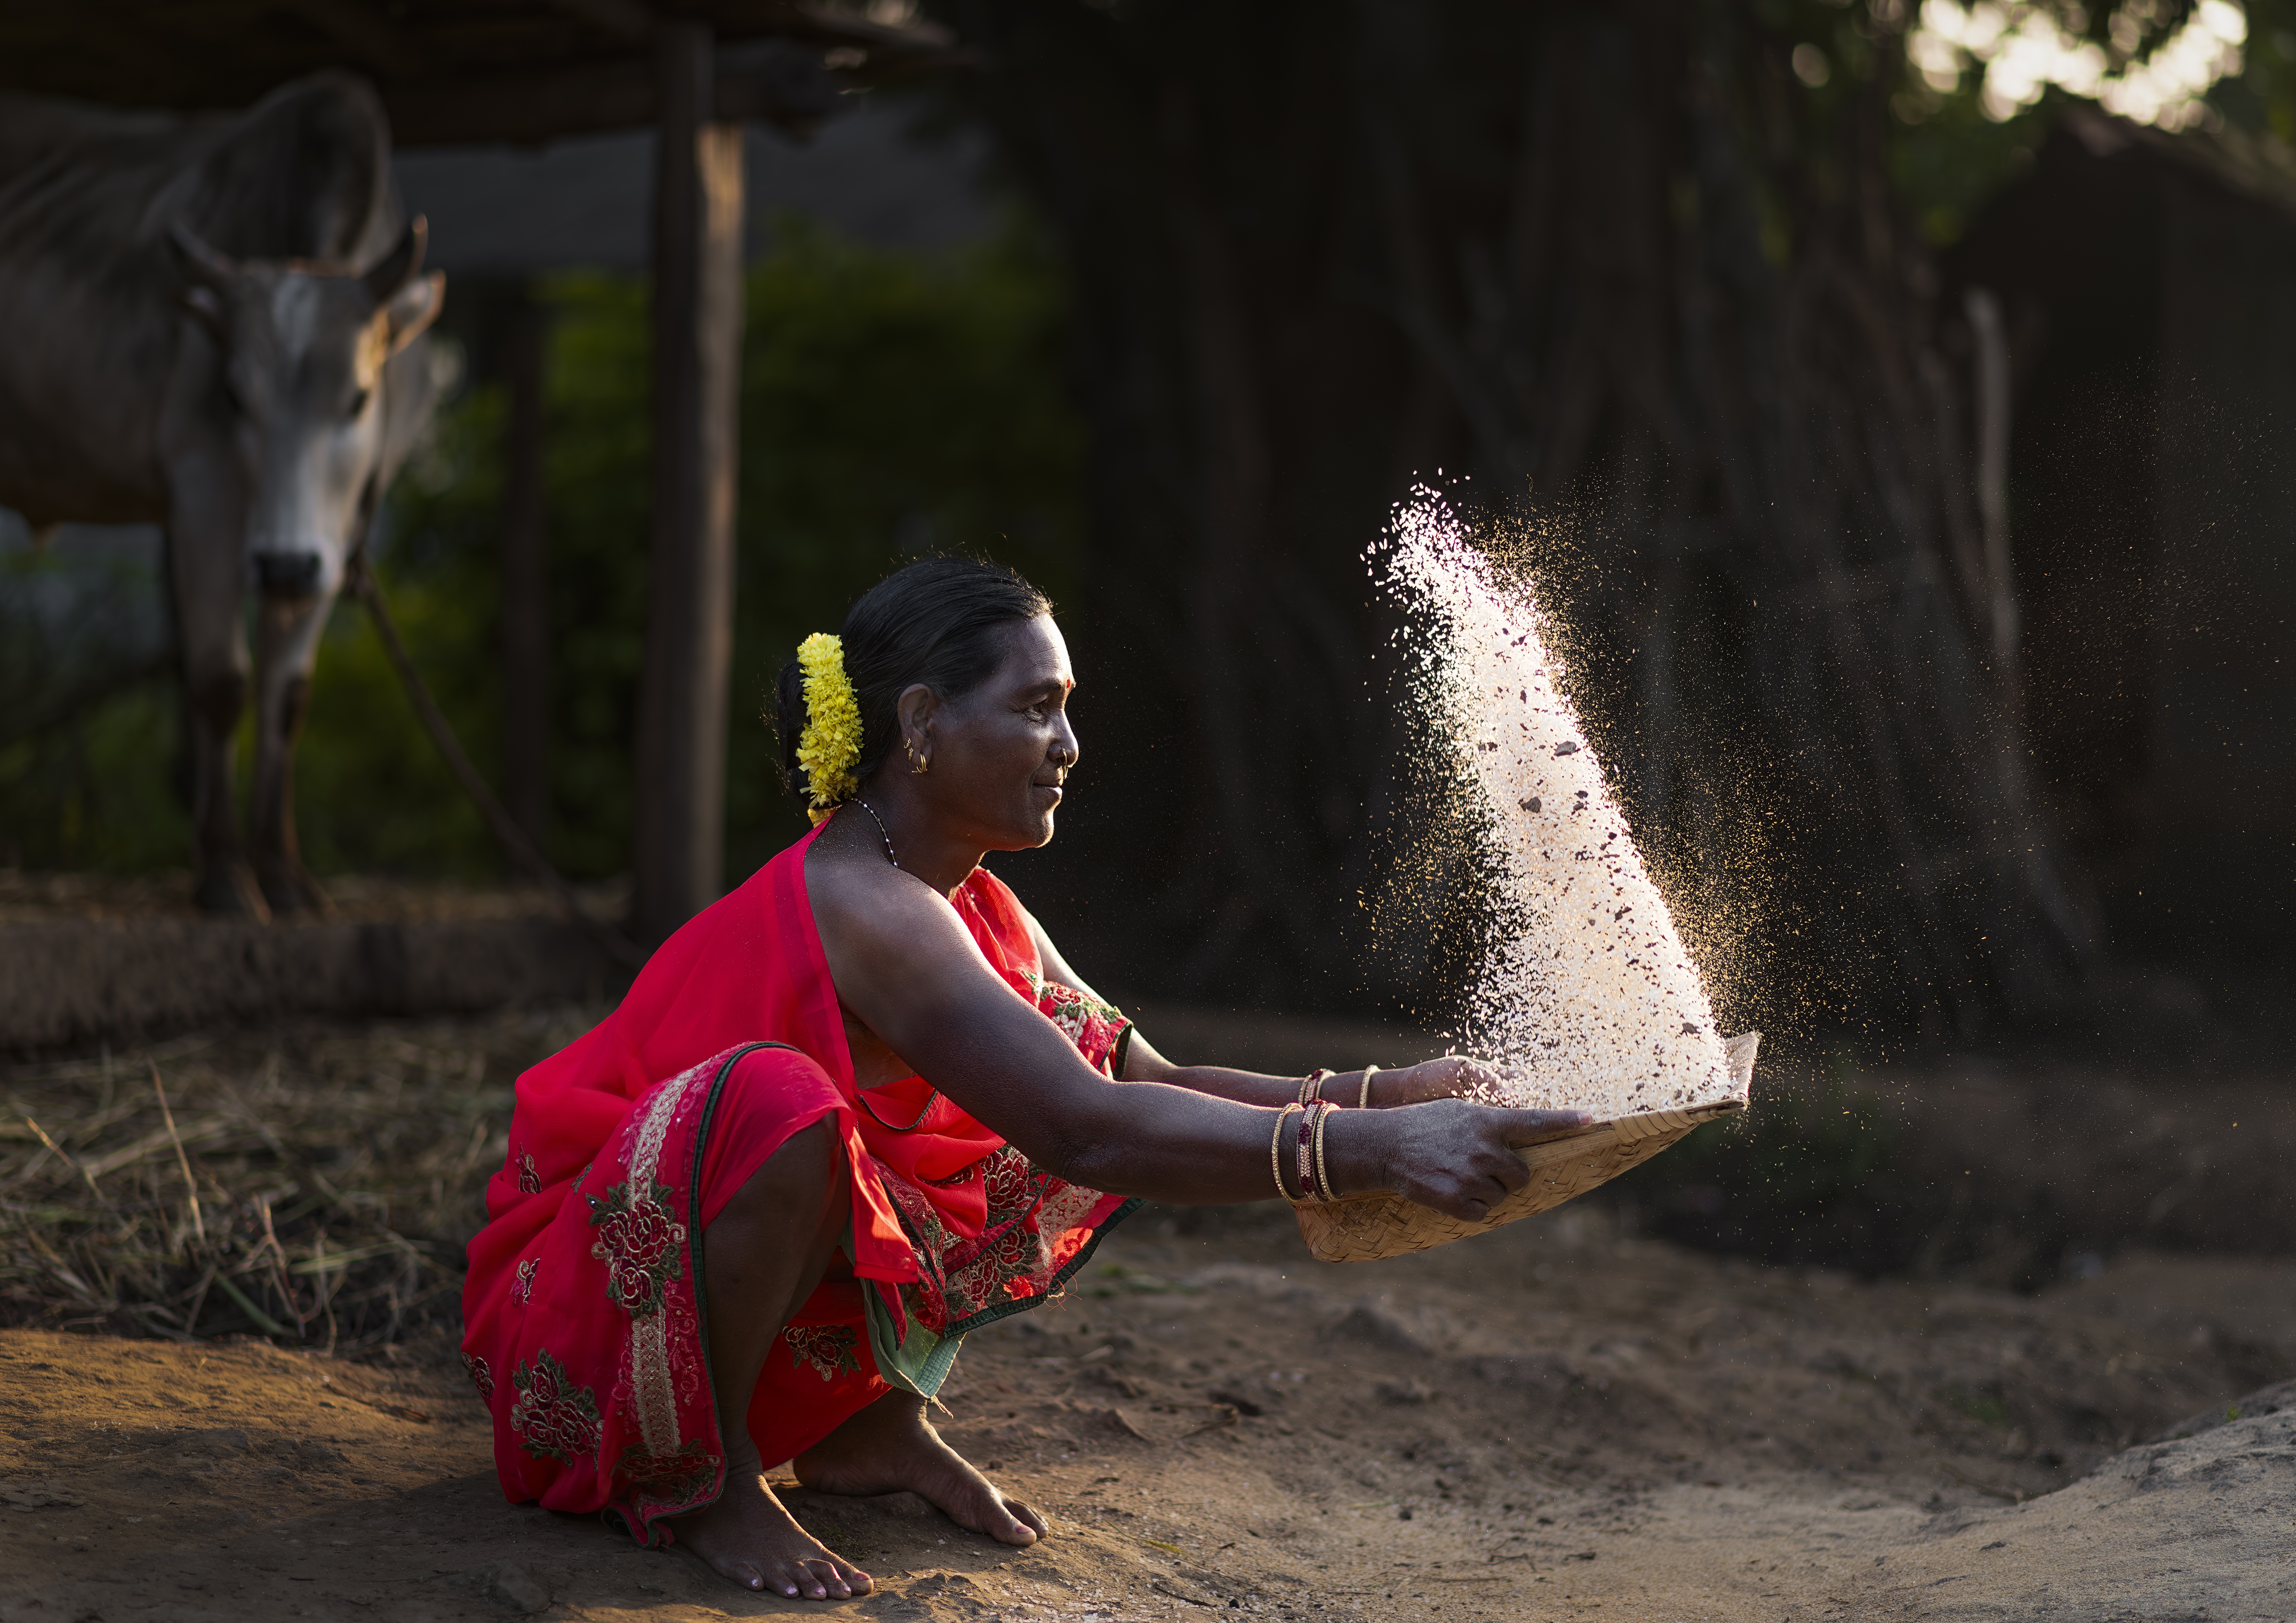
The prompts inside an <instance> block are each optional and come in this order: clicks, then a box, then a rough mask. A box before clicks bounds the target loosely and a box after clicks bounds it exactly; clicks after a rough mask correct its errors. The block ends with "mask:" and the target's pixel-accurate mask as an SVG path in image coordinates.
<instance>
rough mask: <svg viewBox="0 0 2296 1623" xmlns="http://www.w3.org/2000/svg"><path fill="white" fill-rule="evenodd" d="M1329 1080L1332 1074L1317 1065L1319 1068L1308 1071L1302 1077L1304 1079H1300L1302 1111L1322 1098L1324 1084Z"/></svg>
mask: <svg viewBox="0 0 2296 1623" xmlns="http://www.w3.org/2000/svg"><path fill="white" fill-rule="evenodd" d="M1331 1079H1332V1073H1331V1072H1330V1071H1328V1070H1324V1068H1323V1067H1322V1066H1320V1065H1319V1066H1317V1067H1316V1069H1315V1070H1311V1071H1309V1072H1308V1074H1307V1075H1306V1076H1304V1077H1302V1078H1300V1107H1301V1108H1302V1109H1305V1108H1306V1107H1307V1106H1308V1105H1311V1104H1313V1103H1315V1102H1316V1100H1318V1099H1320V1098H1322V1097H1323V1096H1324V1083H1326V1082H1328V1081H1330V1080H1331Z"/></svg>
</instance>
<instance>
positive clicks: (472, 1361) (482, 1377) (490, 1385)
mask: <svg viewBox="0 0 2296 1623" xmlns="http://www.w3.org/2000/svg"><path fill="white" fill-rule="evenodd" d="M463 1373H464V1374H467V1375H468V1376H470V1378H471V1385H472V1386H474V1387H476V1388H478V1389H479V1401H480V1403H482V1404H485V1405H486V1406H488V1408H492V1407H494V1402H495V1373H494V1371H492V1370H490V1369H488V1367H487V1361H486V1360H485V1359H484V1358H481V1357H479V1356H478V1355H477V1354H476V1353H464V1354H463Z"/></svg>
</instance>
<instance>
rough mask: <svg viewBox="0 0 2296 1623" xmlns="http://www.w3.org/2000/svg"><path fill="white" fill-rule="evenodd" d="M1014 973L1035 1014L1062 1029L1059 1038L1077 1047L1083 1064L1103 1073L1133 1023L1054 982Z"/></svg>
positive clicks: (1114, 1008) (1108, 1006)
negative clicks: (1025, 986)
mask: <svg viewBox="0 0 2296 1623" xmlns="http://www.w3.org/2000/svg"><path fill="white" fill-rule="evenodd" d="M1016 972H1017V973H1018V974H1019V976H1020V978H1021V980H1022V981H1023V982H1025V983H1026V984H1027V986H1028V988H1029V994H1030V996H1031V997H1032V999H1033V1000H1034V1002H1035V1003H1036V1005H1037V1012H1038V1013H1039V1014H1042V1015H1043V1016H1044V1017H1045V1018H1046V1020H1048V1021H1052V1022H1053V1024H1054V1025H1055V1026H1058V1027H1059V1028H1060V1029H1061V1035H1062V1036H1063V1037H1067V1038H1068V1039H1069V1041H1070V1042H1071V1043H1074V1044H1075V1045H1077V1052H1078V1053H1081V1054H1083V1055H1084V1057H1085V1062H1086V1063H1087V1064H1089V1065H1093V1066H1095V1067H1101V1068H1103V1069H1104V1068H1105V1065H1106V1062H1107V1060H1108V1056H1109V1055H1110V1054H1111V1053H1113V1052H1115V1049H1116V1042H1117V1039H1118V1038H1119V1037H1122V1036H1123V1035H1124V1029H1125V1028H1126V1027H1127V1026H1129V1025H1130V1024H1131V1023H1132V1022H1131V1021H1128V1020H1127V1019H1125V1018H1124V1012H1123V1011H1122V1010H1120V1009H1119V1008H1118V1007H1117V1006H1116V1005H1115V1004H1111V1003H1103V1002H1102V1001H1101V1000H1100V999H1099V998H1097V997H1095V996H1091V995H1090V994H1089V993H1085V992H1079V991H1078V990H1077V989H1076V988H1074V987H1070V986H1062V984H1061V983H1060V982H1059V981H1057V980H1046V979H1045V978H1044V977H1043V976H1041V975H1035V974H1031V973H1029V971H1027V970H1021V971H1016Z"/></svg>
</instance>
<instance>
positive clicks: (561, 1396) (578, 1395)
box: [510, 1349, 598, 1465]
mask: <svg viewBox="0 0 2296 1623" xmlns="http://www.w3.org/2000/svg"><path fill="white" fill-rule="evenodd" d="M510 1378H511V1384H512V1385H513V1386H515V1387H517V1388H518V1401H517V1402H515V1403H513V1404H512V1405H511V1408H510V1429H511V1433H512V1436H514V1437H516V1438H517V1439H518V1441H519V1447H522V1448H524V1449H525V1450H526V1451H527V1453H529V1454H530V1455H533V1456H534V1457H535V1458H537V1459H539V1460H556V1461H558V1462H559V1463H562V1464H566V1465H573V1464H578V1463H586V1462H590V1461H594V1460H595V1459H596V1458H597V1457H598V1395H597V1393H595V1392H594V1391H592V1390H591V1389H589V1388H588V1387H586V1386H576V1385H575V1384H574V1381H573V1379H572V1377H570V1376H569V1375H568V1374H567V1373H566V1366H565V1365H562V1364H561V1363H559V1362H558V1360H557V1359H555V1358H553V1357H551V1356H550V1355H549V1354H548V1353H547V1352H545V1351H542V1350H540V1349H537V1351H536V1353H535V1355H534V1362H533V1363H532V1364H530V1365H529V1364H521V1365H519V1366H518V1367H517V1368H516V1369H513V1370H512V1371H511V1373H510Z"/></svg>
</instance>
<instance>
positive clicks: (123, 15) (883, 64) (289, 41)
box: [0, 0, 963, 145]
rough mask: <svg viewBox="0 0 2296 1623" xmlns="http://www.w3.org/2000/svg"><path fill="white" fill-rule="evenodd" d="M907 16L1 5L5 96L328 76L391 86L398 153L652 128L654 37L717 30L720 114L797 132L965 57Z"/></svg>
mask: <svg viewBox="0 0 2296 1623" xmlns="http://www.w3.org/2000/svg"><path fill="white" fill-rule="evenodd" d="M913 12H914V7H913V6H910V5H905V4H900V3H899V0H876V3H875V4H870V5H868V6H867V7H865V8H864V7H862V6H860V5H858V4H855V5H851V6H847V5H840V4H825V3H822V0H192V3H189V4H187V3H186V0H71V4H51V5H40V6H11V7H7V8H5V9H4V10H0V91H28V92H34V93H37V94H46V95H58V96H70V97H72V98H75V99H78V100H82V101H91V102H107V103H111V104H113V105H118V106H129V107H155V108H172V109H177V110H183V111H193V110H200V109H209V108H217V109H219V108H234V107H242V106H245V105H246V104H248V103H249V102H253V101H255V100H256V99H258V97H260V96H261V95H262V94H264V93H265V92H266V91H268V90H270V89H271V88H272V87H273V86H276V85H279V84H282V83H283V82H284V81H286V80H288V79H291V78H298V77H299V76H301V75H303V74H307V73H311V72H315V71H316V70H320V69H323V68H343V69H349V70H354V71H357V72H359V73H362V74H364V75H365V76H366V77H367V78H371V79H373V81H374V82H375V83H376V84H377V85H378V86H380V87H381V91H382V94H383V100H384V102H385V103H386V104H387V105H388V107H389V111H390V119H391V126H392V130H393V133H394V135H395V138H396V139H397V141H398V143H399V144H401V145H422V144H427V143H449V142H485V141H512V142H529V143H532V142H541V141H546V140H551V139H553V138H556V137H558V136H562V135H575V134H579V133H582V132H585V131H591V130H603V129H618V128H627V127H634V126H636V125H641V124H646V123H651V122H652V119H653V117H654V82H653V66H652V51H653V44H652V42H653V38H654V36H655V34H656V31H657V27H658V25H659V24H660V23H663V22H665V21H676V22H697V23H701V24H705V25H707V26H708V27H709V29H711V31H712V33H713V34H714V36H715V37H716V40H717V45H718V46H719V56H718V76H717V106H716V111H717V115H718V116H719V117H723V118H728V119H767V120H770V121H772V122H775V123H777V124H781V125H783V127H790V128H798V129H802V128H805V127H809V126H810V125H811V124H812V123H814V122H817V121H818V120H819V119H820V118H821V117H822V116H824V114H825V113H826V112H827V111H829V108H830V106H831V105H832V104H833V98H834V96H835V95H836V94H837V93H838V91H839V89H840V88H841V87H844V86H853V85H860V84H869V83H875V82H879V81H881V80H882V79H885V78H892V77H898V76H900V75H902V74H905V73H910V72H916V71H923V70H931V69H935V68H943V67H948V66H952V65H955V64H956V63H957V62H959V61H962V60H963V58H962V53H960V52H958V50H957V49H956V46H955V40H954V39H953V38H952V37H950V36H949V34H948V33H947V30H945V29H940V28H938V27H936V26H934V25H932V24H931V23H926V22H922V21H917V20H914V17H913V15H912V13H913Z"/></svg>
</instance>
